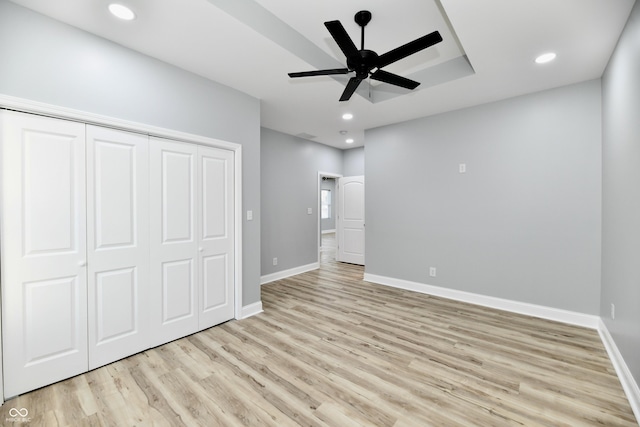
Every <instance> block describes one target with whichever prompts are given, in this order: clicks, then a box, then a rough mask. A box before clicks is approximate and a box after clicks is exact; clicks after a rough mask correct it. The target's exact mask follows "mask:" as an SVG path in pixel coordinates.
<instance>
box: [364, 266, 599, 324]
mask: <svg viewBox="0 0 640 427" xmlns="http://www.w3.org/2000/svg"><path fill="white" fill-rule="evenodd" d="M364 280H365V281H366V282H372V283H378V284H380V285H386V286H391V287H394V288H399V289H405V290H409V291H414V292H420V293H423V294H428V295H434V296H438V297H442V298H448V299H452V300H456V301H462V302H468V303H471V304H476V305H480V306H484V307H490V308H495V309H498V310H505V311H510V312H513V313H519V314H525V315H527V316H533V317H540V318H543V319H548V320H554V321H556V322H562V323H568V324H571V325H577V326H583V327H585V328H590V329H597V328H598V322H599V321H600V318H599V317H598V316H594V315H589V314H583V313H577V312H574V311H568V310H562V309H559V308H552V307H545V306H542V305H535V304H529V303H524V302H519V301H512V300H507V299H502V298H496V297H490V296H486V295H480V294H474V293H471V292H464V291H458V290H455V289H447V288H442V287H439V286H432V285H427V284H424V283H418V282H410V281H408V280H402V279H395V278H393V277H385V276H378V275H375V274H369V273H365V274H364Z"/></svg>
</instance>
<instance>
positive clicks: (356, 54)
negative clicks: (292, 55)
mask: <svg viewBox="0 0 640 427" xmlns="http://www.w3.org/2000/svg"><path fill="white" fill-rule="evenodd" d="M354 20H355V21H356V23H357V24H358V25H359V26H360V27H361V33H362V42H361V46H360V50H358V49H357V48H356V45H355V44H354V43H353V41H352V40H351V38H350V37H349V34H347V31H346V30H345V29H344V27H343V26H342V24H341V23H340V21H328V22H325V23H324V26H325V27H327V30H329V33H331V36H332V37H333V39H334V40H335V41H336V43H337V44H338V47H339V48H340V50H342V53H344V56H346V58H347V68H334V69H330V70H316V71H303V72H300V73H289V77H310V76H328V75H331V74H348V73H350V72H352V71H355V73H356V75H355V77H351V79H350V80H349V83H347V87H346V88H345V89H344V92H342V96H341V97H340V101H348V100H349V99H350V98H351V95H353V93H354V92H355V91H356V89H357V88H358V86H359V85H360V83H361V82H362V81H363V80H365V79H366V78H367V77H371V78H372V79H374V80H378V81H381V82H384V83H389V84H392V85H395V86H400V87H403V88H406V89H411V90H413V89H415V88H416V87H418V85H419V84H420V83H419V82H416V81H415V80H411V79H408V78H406V77H402V76H399V75H397V74H393V73H390V72H388V71H384V70H381V68H382V67H384V66H386V65H389V64H392V63H394V62H396V61H399V60H401V59H403V58H406V57H407V56H409V55H413V54H414V53H416V52H419V51H421V50H423V49H426V48H428V47H431V46H433V45H434V44H436V43H440V42H441V41H442V36H440V33H439V32H438V31H434V32H432V33H430V34H427V35H426V36H423V37H420V38H419V39H416V40H414V41H412V42H409V43H407V44H405V45H402V46H400V47H398V48H395V49H393V50H390V51H389V52H387V53H384V54H382V55H378V54H377V53H375V52H374V51H372V50H368V49H365V48H364V27H366V26H367V24H368V23H369V21H371V12H369V11H368V10H361V11H360V12H358V13H356V15H355V16H354Z"/></svg>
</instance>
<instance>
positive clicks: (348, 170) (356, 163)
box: [342, 147, 364, 176]
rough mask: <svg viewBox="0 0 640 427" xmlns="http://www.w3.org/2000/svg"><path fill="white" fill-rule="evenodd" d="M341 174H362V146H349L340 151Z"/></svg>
mask: <svg viewBox="0 0 640 427" xmlns="http://www.w3.org/2000/svg"><path fill="white" fill-rule="evenodd" d="M342 174H343V175H344V176H360V175H364V147H357V148H351V149H349V150H344V151H343V152H342Z"/></svg>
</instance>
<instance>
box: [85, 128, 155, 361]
mask: <svg viewBox="0 0 640 427" xmlns="http://www.w3.org/2000/svg"><path fill="white" fill-rule="evenodd" d="M148 145H149V141H148V137H147V136H145V135H139V134H135V133H130V132H124V131H118V130H113V129H107V128H101V127H97V126H87V150H88V151H87V160H88V174H87V182H88V188H89V191H88V195H89V200H88V206H87V210H88V213H89V221H88V243H89V245H88V246H89V251H88V255H89V300H88V301H89V367H90V369H93V368H96V367H98V366H102V365H105V364H107V363H110V362H113V361H115V360H118V359H121V358H123V357H126V356H128V355H131V354H135V353H137V352H140V351H142V350H145V349H147V348H148V347H149V345H150V336H149V334H150V332H149V329H150V324H149V316H150V312H149V304H148V299H149V293H150V284H149V221H148V216H149V196H148V194H149V169H148V164H149V153H148Z"/></svg>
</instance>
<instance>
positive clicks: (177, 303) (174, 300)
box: [149, 138, 198, 345]
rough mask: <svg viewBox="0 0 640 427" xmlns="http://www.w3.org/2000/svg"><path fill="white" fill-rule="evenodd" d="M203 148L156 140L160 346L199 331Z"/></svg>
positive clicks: (154, 265) (156, 335) (154, 246)
mask: <svg viewBox="0 0 640 427" xmlns="http://www.w3.org/2000/svg"><path fill="white" fill-rule="evenodd" d="M196 155H197V146H196V145H191V144H183V143H179V142H173V141H167V140H164V139H160V138H151V158H150V159H151V163H150V170H151V174H150V176H151V181H150V184H151V188H150V198H151V214H150V221H149V223H150V225H151V282H152V284H153V289H152V297H151V298H150V306H151V307H152V310H153V312H152V313H151V319H152V321H151V322H152V337H153V338H152V339H153V343H154V345H159V344H162V343H165V342H168V341H171V340H174V339H176V338H180V337H183V336H185V335H189V334H191V333H193V332H195V331H197V329H198V312H197V309H196V307H197V305H196V301H197V297H198V296H197V288H196V285H197V279H198V278H197V274H198V271H197V268H196V265H197V254H198V246H197V240H196V203H197V200H196V197H197V193H196V168H197V165H196Z"/></svg>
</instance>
